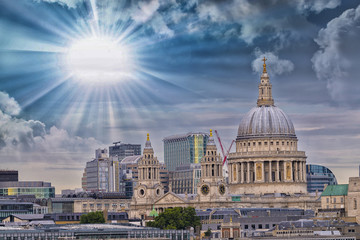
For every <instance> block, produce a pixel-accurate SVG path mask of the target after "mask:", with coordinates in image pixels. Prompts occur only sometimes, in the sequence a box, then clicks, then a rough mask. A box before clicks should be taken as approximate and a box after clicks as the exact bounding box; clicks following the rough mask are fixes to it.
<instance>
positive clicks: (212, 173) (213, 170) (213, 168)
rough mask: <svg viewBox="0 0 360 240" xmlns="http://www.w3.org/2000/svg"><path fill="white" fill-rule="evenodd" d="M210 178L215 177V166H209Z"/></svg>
mask: <svg viewBox="0 0 360 240" xmlns="http://www.w3.org/2000/svg"><path fill="white" fill-rule="evenodd" d="M211 176H215V164H212V165H211Z"/></svg>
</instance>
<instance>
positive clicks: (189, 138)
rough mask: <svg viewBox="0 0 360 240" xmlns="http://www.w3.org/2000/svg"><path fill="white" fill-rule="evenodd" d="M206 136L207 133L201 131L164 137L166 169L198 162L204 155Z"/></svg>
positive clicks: (207, 136) (174, 168) (172, 169)
mask: <svg viewBox="0 0 360 240" xmlns="http://www.w3.org/2000/svg"><path fill="white" fill-rule="evenodd" d="M208 138H209V135H208V134H206V133H201V132H199V133H195V132H191V133H187V134H180V135H173V136H169V137H166V138H164V139H163V142H164V162H165V164H166V167H167V169H168V170H169V171H175V170H176V167H178V166H181V165H189V164H192V163H200V160H201V158H202V157H203V156H204V155H205V149H206V143H207V140H208Z"/></svg>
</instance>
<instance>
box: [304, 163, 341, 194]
mask: <svg viewBox="0 0 360 240" xmlns="http://www.w3.org/2000/svg"><path fill="white" fill-rule="evenodd" d="M306 181H307V190H308V192H316V191H318V192H322V191H324V187H325V186H327V185H336V184H337V180H336V177H335V175H334V174H333V172H332V171H331V170H330V169H329V168H327V167H325V166H321V165H316V164H307V165H306Z"/></svg>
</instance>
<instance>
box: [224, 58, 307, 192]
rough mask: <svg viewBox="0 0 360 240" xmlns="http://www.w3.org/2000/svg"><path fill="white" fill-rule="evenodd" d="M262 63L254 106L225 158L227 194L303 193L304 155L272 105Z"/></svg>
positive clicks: (285, 119)
mask: <svg viewBox="0 0 360 240" xmlns="http://www.w3.org/2000/svg"><path fill="white" fill-rule="evenodd" d="M265 60H266V59H265V58H264V69H263V73H262V75H261V78H260V84H259V97H258V100H257V106H256V107H254V108H252V109H251V110H250V111H249V112H248V113H247V114H246V115H245V116H244V117H243V119H242V120H241V122H240V125H239V128H238V133H237V137H236V152H234V153H230V154H229V156H228V170H229V188H230V192H231V193H233V194H267V193H285V194H306V193H307V185H306V168H305V165H306V155H305V152H303V151H298V149H297V142H298V139H297V137H296V134H295V128H294V126H293V123H292V122H291V120H290V118H289V117H288V116H287V115H286V114H285V113H284V112H283V111H282V110H281V109H280V108H278V107H276V106H275V105H274V99H273V97H272V85H271V83H270V79H269V75H268V73H267V70H266V64H265Z"/></svg>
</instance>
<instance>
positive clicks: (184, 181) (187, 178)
mask: <svg viewBox="0 0 360 240" xmlns="http://www.w3.org/2000/svg"><path fill="white" fill-rule="evenodd" d="M200 178H201V164H200V163H192V164H190V165H182V166H179V167H177V168H176V170H175V171H173V172H170V173H169V182H170V183H169V184H171V189H172V192H173V193H176V194H184V193H188V194H197V188H196V187H197V184H198V183H199V181H200Z"/></svg>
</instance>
